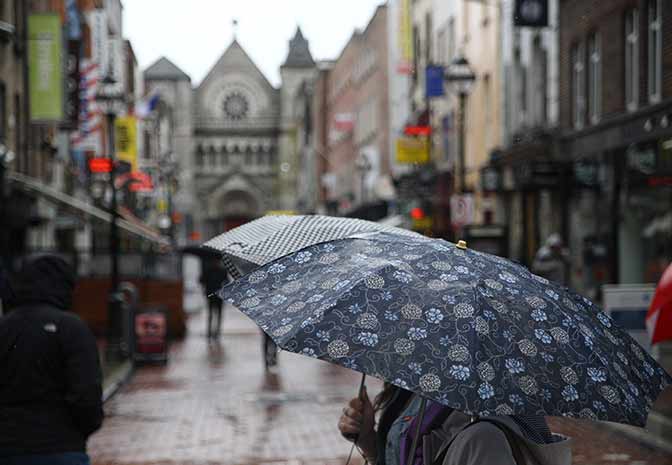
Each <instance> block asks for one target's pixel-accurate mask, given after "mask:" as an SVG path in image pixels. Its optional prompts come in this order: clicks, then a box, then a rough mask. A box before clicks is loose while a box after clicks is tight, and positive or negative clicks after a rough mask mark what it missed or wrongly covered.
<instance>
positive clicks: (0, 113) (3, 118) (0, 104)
mask: <svg viewBox="0 0 672 465" xmlns="http://www.w3.org/2000/svg"><path fill="white" fill-rule="evenodd" d="M6 100H7V99H6V94H5V83H4V82H0V144H7V143H8V142H7V140H6V137H7V101H6Z"/></svg>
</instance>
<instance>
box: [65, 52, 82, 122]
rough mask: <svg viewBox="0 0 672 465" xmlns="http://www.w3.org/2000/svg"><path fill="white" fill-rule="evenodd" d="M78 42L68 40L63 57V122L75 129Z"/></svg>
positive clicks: (78, 76) (77, 99) (77, 95)
mask: <svg viewBox="0 0 672 465" xmlns="http://www.w3.org/2000/svg"><path fill="white" fill-rule="evenodd" d="M80 47H81V42H80V41H79V40H69V41H68V50H67V54H66V55H65V73H66V74H65V109H64V111H65V122H66V123H67V125H68V127H70V128H72V129H75V128H77V123H78V122H79V102H80V95H79V80H80V75H79V49H80Z"/></svg>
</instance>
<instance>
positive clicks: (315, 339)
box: [222, 233, 672, 426]
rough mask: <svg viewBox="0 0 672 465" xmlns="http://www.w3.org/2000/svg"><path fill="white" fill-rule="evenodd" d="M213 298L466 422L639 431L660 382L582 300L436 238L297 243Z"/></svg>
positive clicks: (654, 368) (647, 362) (282, 338)
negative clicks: (585, 424) (562, 422)
mask: <svg viewBox="0 0 672 465" xmlns="http://www.w3.org/2000/svg"><path fill="white" fill-rule="evenodd" d="M222 296H225V297H227V298H228V300H229V301H230V302H232V303H233V304H235V305H236V306H237V307H238V308H240V309H241V310H242V311H243V312H244V313H245V314H246V315H248V316H249V317H250V318H252V319H253V320H254V321H255V322H256V323H257V324H258V325H259V326H260V327H261V328H262V329H263V330H264V331H266V332H267V333H268V334H269V335H270V336H271V337H273V338H274V340H275V342H276V343H277V344H278V346H279V347H281V348H283V349H285V350H287V351H290V352H295V353H300V354H304V355H308V356H311V357H315V358H319V359H322V360H326V361H329V362H333V363H337V364H340V365H342V366H345V367H347V368H351V369H353V370H357V371H360V372H362V373H365V374H369V375H372V376H375V377H377V378H380V379H383V380H385V381H388V382H390V383H393V384H395V385H397V386H400V387H402V388H404V389H408V390H410V391H414V392H416V393H419V394H421V395H422V396H424V397H427V398H429V399H432V400H435V401H437V402H440V403H442V404H444V405H447V406H449V407H452V408H455V409H458V410H461V411H463V412H465V413H468V414H477V415H482V416H487V415H493V414H496V415H525V414H526V415H548V416H558V415H559V416H569V417H580V418H589V419H594V420H607V421H617V422H622V423H628V424H632V425H639V426H642V425H644V424H645V422H646V418H647V415H648V411H649V410H650V408H651V406H652V405H653V403H654V401H655V400H656V398H657V396H658V395H659V393H660V392H661V391H662V390H663V389H664V388H665V387H666V386H667V385H668V384H670V381H672V379H671V378H670V377H669V376H668V374H667V373H665V371H664V370H663V369H662V368H661V367H660V366H658V364H657V363H656V362H655V361H654V360H653V359H652V358H651V357H650V356H649V355H648V354H647V353H646V352H645V351H644V350H642V348H641V347H640V346H639V345H638V344H637V343H636V342H635V341H634V340H633V339H632V338H631V337H630V336H629V335H627V334H626V333H625V332H624V331H623V330H621V329H620V328H618V327H617V326H616V325H615V324H614V322H613V321H612V320H611V319H610V317H609V316H607V315H606V314H604V313H603V312H601V311H600V309H599V308H597V307H596V306H595V305H594V304H593V303H591V302H590V301H589V300H587V299H585V298H582V297H580V296H579V295H577V294H575V293H573V292H571V291H569V290H567V289H564V288H561V287H559V286H557V285H555V284H552V283H549V282H548V281H547V280H546V279H544V278H541V277H539V276H535V275H533V274H532V273H530V272H529V271H528V270H527V269H526V268H524V267H522V266H520V265H517V264H514V263H512V262H510V261H507V260H505V259H502V258H499V257H496V256H493V255H488V254H484V253H479V252H476V251H473V250H466V249H465V250H463V249H461V248H459V247H458V246H455V245H453V244H450V243H448V242H445V241H441V240H432V239H427V238H422V237H404V236H399V235H391V234H386V233H371V234H366V235H362V236H361V237H359V238H351V239H341V240H337V241H333V242H330V243H326V244H319V245H315V246H311V247H308V248H306V249H303V250H302V251H300V252H297V253H294V254H292V255H288V256H286V257H283V258H281V259H279V260H276V261H275V262H273V263H270V264H268V265H265V266H263V267H261V268H259V269H258V270H256V271H254V272H253V273H251V274H249V275H247V276H245V277H244V278H243V279H240V280H238V281H237V282H234V283H232V284H230V285H229V286H227V288H225V289H223V292H222Z"/></svg>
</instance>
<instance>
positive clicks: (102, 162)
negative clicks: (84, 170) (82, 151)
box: [89, 157, 112, 174]
mask: <svg viewBox="0 0 672 465" xmlns="http://www.w3.org/2000/svg"><path fill="white" fill-rule="evenodd" d="M89 171H91V172H92V173H94V174H103V173H111V172H112V160H110V159H109V158H101V157H96V158H91V159H89Z"/></svg>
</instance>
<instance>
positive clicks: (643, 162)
mask: <svg viewBox="0 0 672 465" xmlns="http://www.w3.org/2000/svg"><path fill="white" fill-rule="evenodd" d="M626 158H627V163H628V168H629V169H631V170H632V171H635V172H636V173H639V174H643V175H645V176H650V175H653V174H655V173H656V150H655V147H654V146H652V145H647V146H638V145H634V144H633V145H631V146H630V147H628V150H627V152H626Z"/></svg>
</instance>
